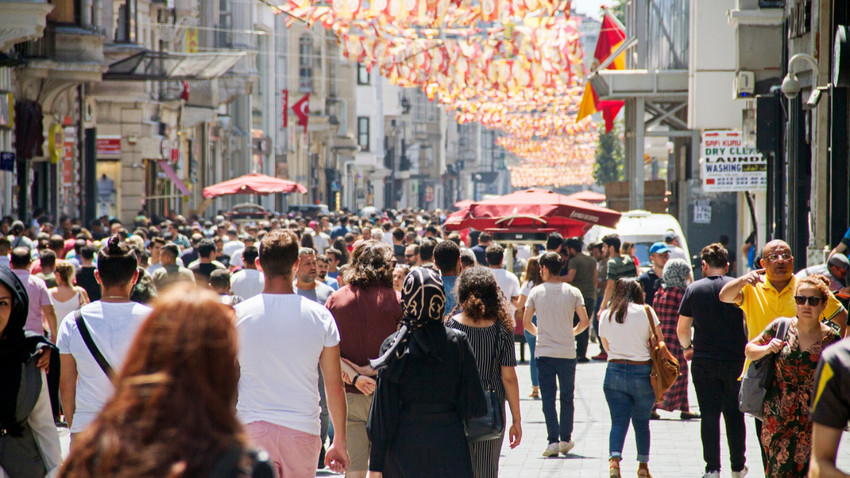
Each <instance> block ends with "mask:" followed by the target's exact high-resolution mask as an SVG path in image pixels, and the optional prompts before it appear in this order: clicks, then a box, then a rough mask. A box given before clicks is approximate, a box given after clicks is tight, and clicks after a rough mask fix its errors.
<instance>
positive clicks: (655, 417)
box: [649, 410, 661, 420]
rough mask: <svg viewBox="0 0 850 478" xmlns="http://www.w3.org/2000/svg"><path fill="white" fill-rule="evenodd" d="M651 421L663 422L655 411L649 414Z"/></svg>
mask: <svg viewBox="0 0 850 478" xmlns="http://www.w3.org/2000/svg"><path fill="white" fill-rule="evenodd" d="M649 419H650V420H661V415H659V414H658V412H656V411H655V410H653V411H651V412H650V413H649Z"/></svg>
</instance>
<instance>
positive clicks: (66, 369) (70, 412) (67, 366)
mask: <svg viewBox="0 0 850 478" xmlns="http://www.w3.org/2000/svg"><path fill="white" fill-rule="evenodd" d="M59 367H60V371H59V398H60V399H61V401H62V411H63V412H64V413H65V421H66V422H68V426H71V425H72V424H73V423H74V412H75V411H76V409H77V361H76V360H74V356H73V355H71V354H59Z"/></svg>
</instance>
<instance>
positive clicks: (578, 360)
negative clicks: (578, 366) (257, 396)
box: [576, 357, 590, 363]
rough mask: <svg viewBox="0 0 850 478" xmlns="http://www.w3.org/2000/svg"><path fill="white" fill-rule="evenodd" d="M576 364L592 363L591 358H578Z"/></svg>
mask: <svg viewBox="0 0 850 478" xmlns="http://www.w3.org/2000/svg"><path fill="white" fill-rule="evenodd" d="M576 362H578V363H587V362H590V359H589V358H587V357H579V358H577V359H576Z"/></svg>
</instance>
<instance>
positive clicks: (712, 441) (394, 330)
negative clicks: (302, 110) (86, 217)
mask: <svg viewBox="0 0 850 478" xmlns="http://www.w3.org/2000/svg"><path fill="white" fill-rule="evenodd" d="M443 219H444V218H443V217H441V216H440V214H439V213H434V214H429V213H426V212H424V211H400V212H397V213H396V212H392V213H384V214H383V215H380V214H373V215H370V216H369V217H358V216H356V215H348V214H336V213H332V214H330V215H322V216H318V217H312V218H309V217H302V216H294V217H277V218H273V219H271V220H267V221H258V222H242V223H239V222H231V221H228V220H227V219H226V217H225V216H224V215H219V216H216V217H215V218H213V219H212V220H200V219H199V220H186V219H184V218H182V217H175V218H173V219H172V220H157V221H151V220H150V219H149V218H147V217H145V216H143V215H140V216H139V217H137V218H136V220H135V223H134V224H133V225H131V226H130V225H128V226H125V225H124V224H122V223H121V222H119V221H115V220H113V221H111V222H110V223H109V224H103V223H99V225H98V227H97V228H91V229H89V228H84V227H82V226H81V225H80V224H77V223H75V222H74V221H73V220H71V219H68V218H63V219H62V220H61V221H60V224H59V225H58V226H56V227H54V226H53V225H52V224H49V223H44V224H40V225H39V226H38V227H37V228H35V227H33V228H29V229H27V228H24V226H23V223H21V222H20V221H14V222H0V477H4V476H9V477H11V478H16V477H31V476H45V475H50V476H64V477H98V476H139V477H141V476H174V477H178V476H222V477H231V476H239V477H243V476H251V477H266V476H277V477H308V476H309V477H312V476H315V474H316V470H317V469H321V468H326V467H327V468H329V469H330V470H332V471H336V472H345V473H346V476H349V477H351V478H365V477H367V476H369V477H374V478H380V477H382V476H384V475H386V476H387V477H416V476H421V477H433V476H458V477H474V478H487V477H497V476H498V474H499V457H500V453H501V450H502V447H503V444H504V441H505V438H507V443H508V444H509V446H510V447H511V448H515V447H517V446H519V445H520V443H521V441H522V434H523V428H522V414H521V410H520V395H521V392H520V387H519V380H518V377H517V373H516V366H517V358H516V345H515V342H516V341H518V337H522V339H523V340H521V342H524V343H526V344H527V345H528V346H529V349H530V351H531V356H530V359H529V362H530V374H531V377H530V378H531V383H532V389H531V390H530V395H529V396H530V397H531V398H534V399H540V405H541V409H542V413H543V415H544V417H545V422H546V434H547V441H548V444H547V446H546V448H545V449H544V450H543V451H542V455H543V456H544V457H553V456H559V455H569V454H570V453H571V451H572V449H573V448H574V447H575V441H574V440H573V436H572V434H573V424H574V418H575V417H574V415H575V406H574V391H575V385H576V368H577V366H578V364H582V363H587V362H590V361H591V360H604V361H607V368H606V372H605V378H604V382H603V391H604V396H605V399H606V401H607V405H608V409H609V413H610V418H611V429H610V433H609V471H610V477H611V478H614V477H619V476H620V473H621V468H620V466H621V462H622V460H623V456H624V455H623V453H624V450H623V448H624V443H625V438H626V436H627V434H628V432H629V429H630V428H632V429H633V433H634V435H635V443H636V446H637V462H638V468H637V474H638V476H640V477H650V476H651V475H650V472H649V458H650V454H651V452H650V441H651V440H650V421H651V420H652V419H653V418H659V416H660V415H659V414H658V412H657V410H663V411H666V412H678V413H679V418H680V419H682V420H691V419H701V424H700V428H701V431H700V436H701V440H702V444H703V456H704V460H705V463H706V466H705V477H706V478H715V477H719V476H720V470H721V461H722V460H721V456H720V418H721V415H722V417H723V419H724V421H725V426H726V432H727V433H726V435H727V440H728V449H729V459H730V467H731V473H732V476H733V477H735V478H741V477H743V476H745V475H746V474H747V472H748V468H747V464H746V458H745V434H746V431H745V426H744V415H743V413H741V411H740V410H739V408H738V393H739V390H740V382H739V381H738V378H739V376H740V375H741V373H742V371H743V370H745V369H746V367H747V366H749V363H750V360H758V359H760V358H762V357H764V356H766V355H768V354H775V357H776V359H775V378H774V379H773V380H772V381H771V383H769V384H768V387H767V388H768V390H767V393H766V396H765V399H764V414H763V416H762V417H761V419H759V420H756V430H757V433H758V434H759V441H760V443H761V445H762V447H761V452H762V460H763V463H762V465H763V467H764V469H765V474H766V476H770V477H797V476H805V474H806V473H811V476H823V477H826V476H846V475H838V474H836V473H839V472H838V470H837V469H836V467H835V466H836V465H835V452H836V450H837V447H838V442H839V440H840V436H841V431H842V429H843V428H844V427H845V426H846V425H847V423H848V418H850V406H848V401H847V397H848V396H850V393H848V392H850V388H848V387H850V385H848V384H850V379H848V373H850V346H848V342H847V341H843V342H840V340H841V338H842V337H843V336H844V334H845V330H846V321H847V311H846V309H845V308H844V306H843V305H842V303H841V301H839V300H838V299H837V298H836V296H835V294H833V290H834V287H833V288H832V289H831V288H830V280H829V279H827V278H826V277H823V276H821V275H818V274H811V275H808V276H807V277H804V278H797V277H795V276H794V274H793V272H794V267H793V265H794V260H793V257H792V256H791V250H790V248H789V247H788V245H787V244H786V243H784V242H782V241H771V242H769V243H768V244H767V245H765V246H764V248H763V250H762V253H761V257H760V259H756V261H757V263H759V264H760V265H761V266H762V268H760V269H754V270H752V271H750V272H748V273H747V274H745V275H744V276H741V277H739V278H732V277H729V276H728V275H727V273H728V271H729V265H730V263H732V262H734V259H732V260H730V255H729V251H728V250H727V249H726V247H725V246H724V244H722V243H715V244H710V245H708V246H706V247H705V248H703V249H702V251H701V257H700V258H701V262H700V267H701V276H702V278H701V279H699V280H696V281H694V280H693V279H694V275H693V272H692V270H691V264H690V263H689V262H687V261H686V260H685V259H684V258H683V257H681V256H680V251H681V249H680V248H678V247H677V246H676V243H675V238H674V237H669V238H666V239H665V241H663V242H658V243H656V244H653V245H652V246H651V247H650V248H649V253H650V254H649V264H639V263H638V261H637V259H636V258H635V256H634V254H633V248H634V245H633V244H628V243H623V242H621V240H620V238H619V237H618V236H617V235H616V234H612V235H608V236H605V237H603V238H602V239H601V241H600V242H599V243H594V244H584V243H583V242H582V239H581V238H577V237H574V238H566V239H565V238H563V237H561V236H560V235H559V234H558V233H552V234H551V235H550V236H549V237H548V239H547V240H546V242H545V244H540V245H539V246H534V245H528V246H521V247H519V248H518V249H517V250H516V254H515V255H507V254H506V250H505V248H504V247H503V245H501V244H499V243H498V241H497V240H496V239H494V238H493V237H492V236H491V235H490V234H489V233H487V232H478V231H471V232H465V233H460V232H452V233H449V234H447V233H445V232H444V231H443V230H442V228H441V227H440V224H441V220H443ZM834 252H835V253H836V254H839V255H840V253H841V252H843V251H834ZM506 257H509V258H512V259H513V261H512V263H506ZM754 265H755V264H754ZM511 270H513V271H516V272H517V273H516V274H515V273H514V272H511ZM833 272H835V271H833ZM783 321H788V323H789V324H790V326H789V327H787V332H785V331H784V328H781V327H780V326H779V324H781V323H784V322H783ZM656 336H657V337H658V338H659V339H660V341H661V342H663V343H665V344H666V345H667V348H668V349H669V350H670V351H671V353H672V354H673V356H675V357H676V358H677V359H678V360H679V364H680V374H679V377H678V379H677V380H676V382H675V383H674V384H673V386H672V388H670V389H669V390H668V391H667V392H666V393H665V395H664V398H663V400H660V401H656V395H655V393H654V391H653V387H652V384H651V380H650V375H651V371H652V361H651V356H650V350H651V348H652V347H653V346H654V345H657V344H658V341H657V340H655V339H654V337H656ZM839 342H840V344H839ZM591 343H597V344H598V345H599V353H598V354H597V355H595V356H593V357H588V355H589V350H588V349H589V347H590V344H591ZM689 372H690V375H689ZM689 377H690V378H689ZM689 379H692V380H693V384H694V387H695V390H696V395H697V400H698V405H699V410H700V413H699V414H698V413H695V412H694V411H692V410H691V408H690V404H689V402H688V393H687V389H688V380H689ZM522 393H528V391H526V392H522ZM494 404H495V405H494ZM556 405H557V406H556ZM492 414H495V415H496V416H499V417H501V420H500V421H501V427H500V428H499V427H496V428H494V430H492V434H491V435H487V437H486V439H477V438H472V437H471V435H469V433H471V432H470V430H471V425H470V423H472V421H474V420H476V419H477V420H480V419H481V418H486V417H488V416H490V415H492ZM508 418H510V420H508ZM496 421H499V420H496ZM63 426H66V427H69V428H70V435H71V451H70V455H69V456H67V457H66V458H64V460H63V457H62V456H61V451H60V450H61V449H60V446H59V438H58V433H57V427H63ZM435 457H439V459H435Z"/></svg>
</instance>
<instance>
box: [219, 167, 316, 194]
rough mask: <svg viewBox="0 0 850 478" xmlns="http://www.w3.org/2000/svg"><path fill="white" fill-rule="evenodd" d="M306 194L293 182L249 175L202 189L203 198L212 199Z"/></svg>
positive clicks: (257, 174) (303, 189)
mask: <svg viewBox="0 0 850 478" xmlns="http://www.w3.org/2000/svg"><path fill="white" fill-rule="evenodd" d="M295 192H297V193H302V194H303V193H306V192H307V188H305V187H304V186H302V185H301V184H298V183H296V182H294V181H289V180H286V179H280V178H273V177H271V176H266V175H265V174H260V173H251V174H246V175H244V176H240V177H238V178H234V179H230V180H227V181H224V182H221V183H218V184H213V185H212V186H207V187H205V188H204V197H205V198H207V199H209V198H214V197H218V196H227V195H229V194H262V195H266V194H273V193H278V194H289V193H295Z"/></svg>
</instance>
